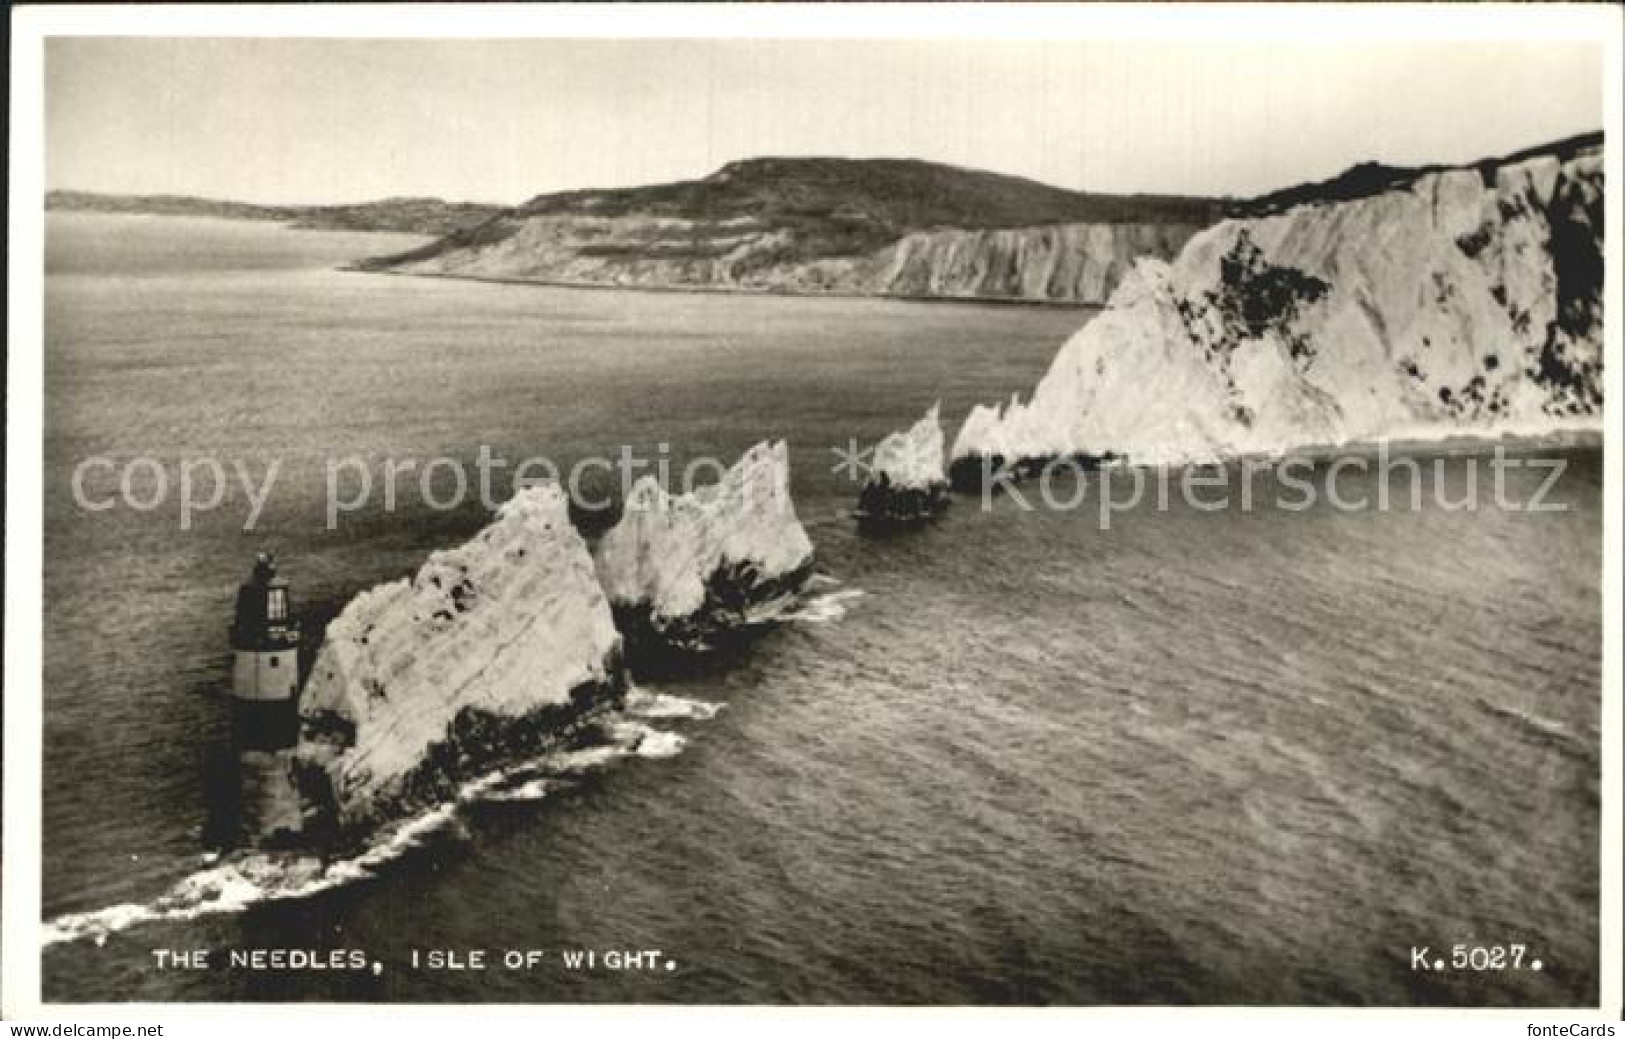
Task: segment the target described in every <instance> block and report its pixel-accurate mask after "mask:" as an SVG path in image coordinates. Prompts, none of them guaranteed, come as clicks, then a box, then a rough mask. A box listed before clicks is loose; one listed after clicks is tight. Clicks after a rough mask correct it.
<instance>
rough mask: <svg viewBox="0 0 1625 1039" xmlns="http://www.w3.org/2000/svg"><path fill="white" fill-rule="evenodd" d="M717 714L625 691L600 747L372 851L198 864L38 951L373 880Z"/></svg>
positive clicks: (465, 788) (600, 727)
mask: <svg viewBox="0 0 1625 1039" xmlns="http://www.w3.org/2000/svg"><path fill="white" fill-rule="evenodd" d="M722 707H723V705H722V704H718V703H707V702H705V701H702V700H688V699H685V698H683V697H680V696H673V695H671V694H667V693H657V692H647V691H642V690H638V691H634V692H633V693H631V694H629V695H628V697H627V705H626V708H625V709H624V710H623V711H617V712H613V713H612V714H610V715H609V716H608V717H606V718H604V719H602V720H601V721H600V722H599V723H598V724H596V725H595V726H594V728H595V730H596V732H597V734H598V735H599V736H600V737H601V738H602V739H603V741H604V742H602V743H595V744H592V745H589V746H585V747H574V748H570V749H565V750H553V751H548V752H547V753H544V754H542V755H540V756H539V757H537V758H535V759H533V760H530V761H526V762H522V763H520V764H517V765H508V766H505V767H503V768H499V769H494V770H492V771H491V772H488V773H486V774H484V775H482V776H479V777H477V778H475V779H472V780H469V781H468V782H466V783H464V784H463V785H462V787H460V788H459V789H458V791H457V796H456V798H455V799H454V800H451V801H447V802H444V803H442V804H439V805H436V806H435V807H434V808H431V809H429V810H428V811H426V812H422V813H420V814H418V815H416V816H413V817H412V818H410V819H407V820H405V821H404V822H401V823H397V824H396V825H394V826H392V827H388V828H386V829H384V830H382V831H380V833H379V835H378V836H377V837H376V838H375V840H374V843H373V844H371V845H370V846H369V847H368V848H367V849H366V850H365V851H362V852H361V853H360V854H358V855H355V856H353V857H351V858H348V859H340V860H337V861H334V862H327V863H324V862H323V861H322V860H321V859H319V858H316V857H315V856H309V855H298V854H293V853H267V852H244V853H238V854H233V855H230V856H227V857H225V858H224V859H222V858H219V857H217V856H214V855H206V856H204V858H203V861H204V863H205V864H206V865H205V868H203V869H200V870H197V871H196V872H193V873H191V874H188V875H187V876H185V877H183V878H181V879H180V880H179V881H177V882H176V883H175V885H174V886H173V887H171V888H170V889H169V890H168V891H167V892H165V893H164V894H162V895H160V896H159V897H157V898H156V899H154V900H152V901H151V902H147V903H138V902H124V903H120V904H118V905H113V906H108V907H107V908H105V909H98V910H94V911H91V912H84V913H67V914H64V915H62V916H59V917H56V918H55V919H53V920H50V921H47V922H46V924H45V926H44V928H43V933H42V935H41V945H43V946H50V945H56V944H58V943H62V942H73V941H81V940H85V939H89V940H91V941H93V942H95V943H96V944H97V945H103V944H105V943H106V942H107V939H108V938H109V937H110V936H111V935H114V934H116V933H118V932H120V931H124V930H127V929H129V928H131V927H135V926H138V925H141V924H147V923H157V922H163V921H180V920H194V919H197V918H198V917H202V916H210V915H219V914H227V913H240V912H243V911H244V910H246V909H248V908H250V907H251V906H254V905H259V904H263V903H270V902H281V901H292V900H296V899H302V898H310V897H312V896H314V895H318V894H321V893H323V892H326V891H332V890H335V889H337V888H340V887H344V886H346V885H350V884H355V883H358V882H361V881H365V880H368V879H372V878H374V877H377V876H379V874H380V873H381V872H382V870H383V869H384V868H385V867H386V866H388V865H389V864H390V863H393V862H395V861H397V860H399V859H401V858H402V857H404V856H405V855H407V854H408V853H410V852H412V851H414V850H416V849H418V848H421V847H423V846H425V845H426V844H427V843H428V842H429V841H430V840H431V839H432V838H435V837H437V836H440V835H444V834H448V833H450V834H453V835H456V836H466V831H464V830H463V829H462V824H461V821H460V817H459V809H460V808H462V807H463V806H465V805H470V804H486V803H510V802H523V801H537V800H541V799H542V798H544V797H546V796H547V795H548V794H550V793H551V792H553V791H554V790H557V789H559V788H560V787H562V786H565V785H568V783H569V782H570V779H571V777H573V776H579V775H581V774H582V773H585V772H588V771H591V770H594V769H598V768H602V767H604V766H606V765H609V764H610V763H612V762H614V761H616V760H619V759H621V758H626V757H642V758H669V757H671V756H673V755H675V754H678V753H680V752H681V751H682V749H683V747H684V746H685V745H686V744H687V742H688V741H687V740H686V739H685V738H684V737H682V736H680V735H678V734H677V733H675V732H668V731H665V730H663V729H657V728H655V727H654V726H652V725H648V724H646V723H645V722H643V721H639V720H637V718H640V717H641V718H647V719H664V718H684V719H695V720H705V719H709V718H711V717H713V716H715V714H716V713H717V711H719V710H721V709H722Z"/></svg>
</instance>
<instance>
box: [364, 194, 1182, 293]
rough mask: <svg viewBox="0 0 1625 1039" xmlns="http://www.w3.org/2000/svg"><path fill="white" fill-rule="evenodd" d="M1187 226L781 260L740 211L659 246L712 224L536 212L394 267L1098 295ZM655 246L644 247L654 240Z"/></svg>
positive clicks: (701, 284) (1102, 229)
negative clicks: (702, 247)
mask: <svg viewBox="0 0 1625 1039" xmlns="http://www.w3.org/2000/svg"><path fill="white" fill-rule="evenodd" d="M1197 227H1198V225H1196V224H1188V223H1111V224H1108V223H1090V224H1058V225H1050V226H1041V227H1021V228H1002V229H996V230H963V229H944V230H932V231H919V232H915V233H912V234H909V235H907V236H905V237H903V238H902V239H900V240H899V241H897V242H895V243H893V244H891V245H888V246H886V247H884V248H882V249H879V250H876V251H873V252H869V253H863V254H858V255H851V256H838V257H819V258H809V259H799V260H798V259H790V258H787V256H786V254H787V253H790V252H792V251H793V247H794V244H795V243H794V240H793V239H792V238H791V237H790V236H789V235H788V234H787V233H786V232H784V231H782V230H771V231H765V230H763V229H761V228H760V227H757V226H755V225H754V223H753V222H752V221H750V220H748V219H742V220H739V221H736V222H735V225H734V226H732V227H730V228H723V230H728V231H731V233H730V234H728V235H725V236H720V237H714V238H713V239H712V240H711V241H712V250H711V251H710V252H708V253H704V254H699V255H696V254H694V253H693V252H692V251H688V252H679V253H677V254H675V255H668V252H670V250H666V251H662V249H661V248H659V247H658V242H659V241H661V240H664V239H669V238H674V237H677V238H681V237H683V236H701V235H705V234H706V233H708V232H715V231H717V230H718V228H717V227H716V226H715V225H711V224H707V223H705V222H703V221H689V220H681V219H677V218H672V217H664V218H651V217H641V216H618V217H606V216H578V215H570V216H559V215H548V216H536V217H531V218H529V219H527V220H525V221H524V222H523V223H522V224H520V225H519V226H518V227H517V229H516V230H515V231H514V233H513V234H512V235H511V236H510V237H507V238H503V239H500V240H497V241H491V242H480V243H477V244H473V245H469V246H465V247H462V248H458V249H448V250H446V251H444V252H441V253H437V254H435V255H433V256H428V257H425V258H422V259H417V260H412V261H409V262H402V263H398V264H394V265H393V266H392V267H391V269H393V270H396V271H398V272H400V273H403V274H420V275H438V276H451V277H466V278H488V279H495V280H502V281H536V282H542V283H545V284H560V285H594V286H606V285H614V286H626V287H645V286H648V287H660V288H676V287H687V288H706V289H726V290H734V291H743V292H792V293H810V294H819V293H832V294H837V295H859V296H907V297H925V298H944V299H1016V300H1039V301H1048V302H1062V303H1083V304H1100V303H1103V302H1105V300H1106V298H1107V296H1108V295H1109V294H1110V292H1111V290H1112V289H1113V288H1115V287H1116V286H1117V284H1118V282H1119V281H1120V280H1121V279H1122V278H1123V276H1124V275H1125V274H1126V273H1127V272H1128V271H1129V270H1130V269H1131V267H1132V266H1133V263H1134V261H1135V259H1136V258H1138V257H1141V256H1152V257H1159V258H1164V259H1166V258H1168V257H1171V256H1173V255H1174V254H1175V253H1176V252H1178V250H1179V247H1180V246H1181V245H1182V244H1183V243H1184V242H1185V240H1186V239H1188V238H1189V237H1190V236H1191V234H1192V233H1194V232H1195V231H1196V230H1197ZM652 243H653V244H652Z"/></svg>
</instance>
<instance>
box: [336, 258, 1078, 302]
mask: <svg viewBox="0 0 1625 1039" xmlns="http://www.w3.org/2000/svg"><path fill="white" fill-rule="evenodd" d="M335 269H336V270H339V271H342V272H344V273H346V274H387V275H390V276H392V277H396V278H432V279H437V280H441V281H475V282H484V283H486V284H489V285H523V286H527V287H531V288H547V289H591V290H596V291H620V292H661V293H674V294H682V295H703V296H769V297H771V296H786V297H790V298H792V299H874V300H887V301H890V302H894V303H957V304H960V305H968V306H980V305H989V304H990V305H994V306H1006V307H1049V308H1054V309H1059V310H1078V311H1099V310H1102V309H1104V307H1105V305H1104V304H1102V303H1076V302H1072V301H1070V300H1061V299H1029V298H1025V297H1018V296H925V295H905V294H900V293H884V292H807V291H795V290H792V289H779V288H772V289H752V288H744V287H729V286H726V285H613V284H609V283H606V282H597V281H554V280H544V279H540V278H499V277H496V276H494V275H477V274H425V273H420V272H416V271H395V270H386V269H381V268H376V267H365V266H362V265H360V264H358V263H352V264H345V265H344V266H342V267H338V268H335Z"/></svg>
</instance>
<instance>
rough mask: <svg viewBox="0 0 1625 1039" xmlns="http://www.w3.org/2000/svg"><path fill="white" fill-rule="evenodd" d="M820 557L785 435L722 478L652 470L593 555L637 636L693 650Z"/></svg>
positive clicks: (782, 592)
mask: <svg viewBox="0 0 1625 1039" xmlns="http://www.w3.org/2000/svg"><path fill="white" fill-rule="evenodd" d="M812 558H813V546H812V541H811V540H810V539H809V538H808V537H807V532H806V530H804V529H803V528H802V526H801V522H800V520H799V519H797V517H796V511H795V505H794V503H793V502H792V501H791V500H790V468H789V451H788V448H787V447H786V446H785V443H784V442H783V441H778V442H776V443H772V444H769V443H765V442H764V443H761V444H757V445H756V446H755V447H753V448H751V449H750V450H749V451H747V452H745V454H744V456H743V457H741V458H740V459H739V461H738V462H737V463H735V464H734V466H733V467H732V468H731V469H729V470H728V471H727V472H726V473H725V474H723V477H722V479H721V480H720V481H719V482H717V483H715V484H711V485H708V486H704V487H699V488H696V489H694V490H691V491H689V492H687V493H684V494H680V495H672V494H669V493H667V491H666V490H665V489H664V488H663V487H661V486H660V483H659V481H657V480H656V479H655V478H654V477H652V476H645V477H644V478H642V479H641V480H639V481H638V482H637V483H636V484H634V485H633V487H632V490H631V492H630V494H628V496H627V500H626V506H625V512H624V515H623V516H622V517H621V520H620V522H619V523H618V524H616V525H615V527H613V528H612V529H611V530H610V531H609V532H608V533H607V534H605V535H604V537H603V540H602V541H600V542H599V544H598V547H597V551H596V553H595V556H594V559H595V562H596V564H597V568H598V577H599V580H600V582H601V583H602V585H603V588H604V591H605V592H606V593H607V594H608V596H609V599H610V602H611V604H612V606H613V607H614V609H615V614H616V619H617V621H618V622H619V623H620V624H621V628H622V630H623V631H624V632H626V634H627V637H628V639H629V641H631V642H633V643H634V645H638V644H643V643H646V642H648V641H650V640H653V641H655V642H657V643H664V644H669V645H676V646H680V647H686V648H703V647H704V646H705V645H706V644H707V642H708V640H709V639H710V638H712V637H714V636H715V635H717V634H719V633H721V632H722V631H724V630H727V629H730V628H735V627H739V626H742V625H745V624H747V623H749V622H750V620H751V618H752V615H753V611H755V610H756V609H757V608H759V607H761V606H762V605H764V604H765V603H767V602H770V601H772V600H775V599H779V598H782V597H784V596H787V595H793V594H794V592H795V591H796V589H797V588H798V587H799V585H800V583H801V581H802V580H803V579H804V578H805V577H806V576H807V575H808V573H809V572H810V569H811V566H812Z"/></svg>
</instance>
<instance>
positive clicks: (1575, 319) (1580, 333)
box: [953, 142, 1603, 464]
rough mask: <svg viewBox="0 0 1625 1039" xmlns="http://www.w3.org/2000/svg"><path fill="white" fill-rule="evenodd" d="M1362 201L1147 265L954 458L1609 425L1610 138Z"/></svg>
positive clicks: (1136, 457)
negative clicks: (1606, 191) (1605, 146)
mask: <svg viewBox="0 0 1625 1039" xmlns="http://www.w3.org/2000/svg"><path fill="white" fill-rule="evenodd" d="M1343 188H1344V190H1343V191H1342V196H1347V197H1337V198H1334V199H1333V200H1329V201H1314V200H1311V201H1304V202H1302V203H1300V204H1296V205H1293V206H1291V207H1290V208H1286V209H1285V210H1284V211H1280V212H1274V213H1270V214H1267V215H1260V216H1257V217H1252V218H1247V219H1232V220H1226V221H1223V222H1222V223H1219V224H1217V225H1215V226H1213V227H1211V228H1208V229H1207V230H1205V231H1202V232H1200V233H1198V234H1197V235H1195V236H1194V237H1193V238H1191V240H1190V241H1189V242H1188V243H1186V245H1185V247H1184V248H1183V249H1182V250H1181V251H1180V253H1179V255H1178V257H1177V258H1176V259H1175V260H1173V262H1172V263H1163V262H1160V261H1157V260H1149V259H1142V260H1140V261H1139V262H1138V263H1137V265H1136V267H1135V269H1134V271H1133V273H1132V274H1130V275H1129V276H1128V277H1127V278H1126V279H1125V280H1124V282H1123V283H1122V284H1121V285H1120V286H1119V287H1118V288H1117V290H1116V291H1115V292H1114V293H1113V294H1112V297H1111V300H1110V302H1109V304H1108V306H1107V308H1106V309H1105V310H1104V311H1103V312H1102V313H1101V314H1100V315H1099V316H1098V317H1097V318H1096V319H1095V320H1093V321H1092V322H1090V323H1089V324H1088V325H1086V326H1085V327H1084V328H1083V329H1082V330H1081V331H1079V332H1078V333H1077V334H1076V335H1075V336H1073V338H1072V339H1071V340H1070V341H1069V342H1068V343H1067V344H1066V345H1065V346H1064V347H1063V348H1062V349H1061V351H1060V353H1059V355H1058V356H1057V357H1056V358H1055V361H1054V362H1053V364H1052V365H1051V367H1050V369H1049V372H1048V373H1047V374H1046V375H1045V376H1044V378H1043V379H1042V380H1041V381H1040V382H1039V384H1038V387H1037V390H1036V391H1035V393H1034V394H1033V398H1032V400H1031V402H1030V403H1027V404H1022V403H1021V402H1020V401H1019V400H1013V401H1011V402H1010V403H1009V404H1008V405H1006V406H1004V407H1002V408H977V409H975V410H974V411H973V412H972V413H971V414H970V416H969V417H968V418H967V419H966V422H965V424H964V426H963V428H962V429H961V430H960V433H959V436H958V437H957V439H956V441H955V444H954V449H953V456H954V458H955V459H956V460H958V459H970V458H976V457H1001V458H1004V459H1006V460H1019V459H1037V458H1045V457H1052V456H1059V455H1091V456H1118V457H1126V458H1127V459H1128V460H1129V461H1130V462H1138V463H1148V464H1160V463H1168V464H1175V463H1181V462H1186V461H1192V460H1207V459H1215V458H1221V457H1225V456H1229V455H1235V454H1240V453H1252V452H1264V453H1272V452H1279V451H1282V450H1286V449H1290V448H1295V447H1309V446H1326V445H1335V444H1339V443H1343V442H1347V441H1353V440H1374V439H1382V438H1390V437H1398V436H1413V435H1414V436H1439V435H1445V434H1451V433H1477V434H1499V433H1507V432H1541V431H1548V430H1554V429H1562V428H1570V427H1576V426H1578V427H1596V426H1598V425H1599V424H1600V420H1601V408H1602V370H1601V366H1602V322H1601V316H1602V315H1601V289H1602V226H1603V225H1602V188H1603V180H1602V159H1601V148H1600V142H1594V143H1589V144H1582V145H1581V146H1573V147H1566V148H1563V149H1561V150H1560V151H1556V152H1548V153H1545V154H1530V155H1525V156H1521V157H1518V158H1517V159H1516V160H1513V161H1506V162H1502V163H1482V164H1478V165H1477V166H1475V167H1471V168H1463V169H1447V170H1430V171H1423V172H1420V173H1418V174H1417V175H1415V176H1414V177H1413V178H1411V179H1409V180H1406V179H1404V178H1398V180H1397V183H1396V182H1395V178H1392V177H1390V178H1388V179H1386V180H1385V181H1384V183H1383V189H1382V190H1377V191H1375V192H1374V193H1371V194H1364V195H1361V194H1359V193H1358V192H1357V191H1355V190H1353V189H1349V188H1347V186H1346V185H1343Z"/></svg>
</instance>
